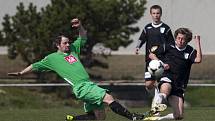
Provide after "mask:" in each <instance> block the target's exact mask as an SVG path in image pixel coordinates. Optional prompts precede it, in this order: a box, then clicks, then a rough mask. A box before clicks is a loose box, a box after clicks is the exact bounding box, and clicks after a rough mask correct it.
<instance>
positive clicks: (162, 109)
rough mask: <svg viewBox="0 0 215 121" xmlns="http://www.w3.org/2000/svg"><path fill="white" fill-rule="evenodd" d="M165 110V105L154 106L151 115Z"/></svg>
mask: <svg viewBox="0 0 215 121" xmlns="http://www.w3.org/2000/svg"><path fill="white" fill-rule="evenodd" d="M166 108H167V105H166V104H157V105H156V106H154V107H153V108H152V109H151V111H150V112H151V113H152V114H153V115H154V114H156V113H158V112H162V111H164V110H166Z"/></svg>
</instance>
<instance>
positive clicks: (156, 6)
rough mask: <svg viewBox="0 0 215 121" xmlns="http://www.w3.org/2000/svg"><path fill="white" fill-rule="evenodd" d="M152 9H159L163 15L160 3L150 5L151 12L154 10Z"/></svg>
mask: <svg viewBox="0 0 215 121" xmlns="http://www.w3.org/2000/svg"><path fill="white" fill-rule="evenodd" d="M152 9H159V10H160V13H161V15H162V8H161V6H159V5H153V6H151V7H150V13H151V12H152Z"/></svg>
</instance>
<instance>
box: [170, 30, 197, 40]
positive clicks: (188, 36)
mask: <svg viewBox="0 0 215 121" xmlns="http://www.w3.org/2000/svg"><path fill="white" fill-rule="evenodd" d="M178 34H183V35H185V40H186V41H187V42H190V41H191V40H192V37H193V33H192V32H191V30H190V29H188V28H179V29H177V30H176V31H175V34H174V37H175V38H176V37H177V36H178Z"/></svg>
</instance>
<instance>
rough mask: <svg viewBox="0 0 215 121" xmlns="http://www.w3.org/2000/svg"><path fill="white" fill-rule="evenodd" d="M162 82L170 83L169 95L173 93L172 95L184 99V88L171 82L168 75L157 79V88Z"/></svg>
mask: <svg viewBox="0 0 215 121" xmlns="http://www.w3.org/2000/svg"><path fill="white" fill-rule="evenodd" d="M163 83H169V84H171V86H172V90H171V92H170V95H169V96H171V95H174V96H177V97H181V98H182V99H183V100H184V92H185V89H184V88H182V87H180V86H176V85H175V84H174V82H172V80H171V79H169V78H168V77H163V78H161V80H160V81H159V84H158V88H159V89H160V87H161V85H162V84H163Z"/></svg>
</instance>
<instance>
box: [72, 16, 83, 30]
mask: <svg viewBox="0 0 215 121" xmlns="http://www.w3.org/2000/svg"><path fill="white" fill-rule="evenodd" d="M71 24H72V27H73V28H79V27H80V26H81V22H80V20H79V19H78V18H74V19H72V20H71Z"/></svg>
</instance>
